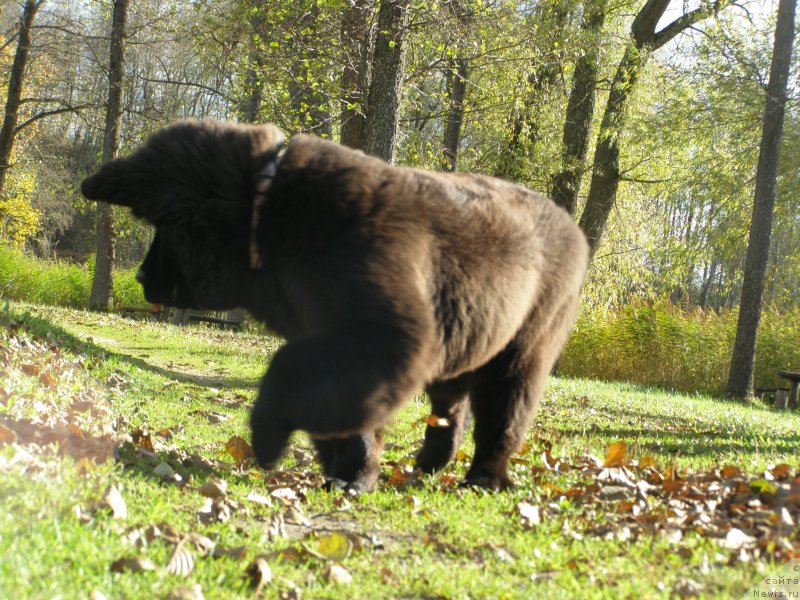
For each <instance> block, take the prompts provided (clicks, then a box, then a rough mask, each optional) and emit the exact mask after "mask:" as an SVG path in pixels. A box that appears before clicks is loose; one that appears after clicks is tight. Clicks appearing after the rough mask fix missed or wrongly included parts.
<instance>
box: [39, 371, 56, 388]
mask: <svg viewBox="0 0 800 600" xmlns="http://www.w3.org/2000/svg"><path fill="white" fill-rule="evenodd" d="M39 381H40V382H41V383H43V384H44V385H46V386H47V387H51V388H54V387H56V386H57V385H58V382H57V381H56V378H55V377H53V374H52V373H50V371H45V372H44V373H42V374H41V375H39Z"/></svg>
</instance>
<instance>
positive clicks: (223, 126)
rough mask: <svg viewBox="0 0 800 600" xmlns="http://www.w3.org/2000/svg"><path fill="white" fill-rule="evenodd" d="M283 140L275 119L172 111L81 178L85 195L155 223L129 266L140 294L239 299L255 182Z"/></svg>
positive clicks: (208, 301)
mask: <svg viewBox="0 0 800 600" xmlns="http://www.w3.org/2000/svg"><path fill="white" fill-rule="evenodd" d="M283 143H284V136H283V134H282V133H281V132H280V131H279V130H278V129H277V128H276V127H275V126H274V125H261V126H252V125H235V124H231V123H219V122H216V121H211V120H203V121H181V122H179V123H176V124H174V125H171V126H169V127H166V128H164V129H162V130H160V131H158V132H157V133H155V134H153V135H152V136H151V137H150V138H149V139H148V140H147V142H146V143H145V144H144V145H143V146H142V147H141V148H139V149H138V150H137V151H136V152H134V153H133V154H132V155H131V156H128V157H125V158H118V159H115V160H112V161H109V162H107V163H106V164H104V165H103V166H102V167H100V170H99V171H98V172H97V173H95V174H94V175H91V176H90V177H88V178H86V179H85V180H84V182H83V184H82V185H81V192H82V193H83V195H84V196H86V197H87V198H88V199H90V200H101V201H104V202H109V203H111V204H119V205H122V206H127V207H129V208H130V209H131V210H132V212H133V214H134V215H135V216H137V217H139V218H141V219H144V220H146V221H148V222H150V223H152V224H153V225H154V226H155V228H156V233H155V237H154V238H153V243H152V244H151V246H150V249H149V251H148V253H147V256H146V257H145V259H144V262H143V263H142V266H141V268H140V270H139V273H138V274H137V279H138V280H139V282H140V283H141V284H142V286H143V287H144V293H145V298H146V299H147V300H148V301H149V302H153V303H158V304H166V305H169V306H175V307H178V308H205V309H217V310H224V309H230V308H234V307H237V306H242V304H243V293H244V292H245V288H246V285H245V284H246V279H247V271H248V268H249V257H248V246H249V235H250V220H251V217H252V206H253V197H254V193H255V187H256V182H257V179H258V176H259V173H260V172H261V170H262V169H263V168H264V166H265V165H266V164H268V163H269V162H270V161H274V160H275V157H276V156H277V154H278V152H279V151H280V149H281V147H282V146H283Z"/></svg>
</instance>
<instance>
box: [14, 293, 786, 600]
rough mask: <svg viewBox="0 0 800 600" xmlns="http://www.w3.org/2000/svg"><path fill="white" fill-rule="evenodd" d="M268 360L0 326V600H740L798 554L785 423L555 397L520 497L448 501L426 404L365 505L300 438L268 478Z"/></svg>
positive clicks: (393, 444)
mask: <svg viewBox="0 0 800 600" xmlns="http://www.w3.org/2000/svg"><path fill="white" fill-rule="evenodd" d="M279 345H280V340H277V339H274V338H269V337H265V336H262V335H257V334H253V333H246V332H245V333H240V332H227V331H220V330H218V329H213V328H207V327H203V326H191V327H185V328H179V327H175V326H172V325H167V324H163V323H151V322H146V321H139V320H132V319H127V318H123V317H120V316H115V315H101V314H95V313H87V312H81V311H77V310H72V309H66V308H49V307H43V306H34V305H24V304H17V303H11V304H10V306H9V307H8V308H7V310H6V311H5V313H4V314H2V315H0V506H2V510H0V556H2V557H3V558H2V561H0V597H7V598H53V597H56V596H59V597H61V598H86V597H89V595H90V594H92V593H94V594H95V597H97V598H101V597H103V596H104V597H107V598H151V597H172V598H185V599H189V598H200V597H202V596H203V595H204V596H205V597H206V598H235V597H243V598H251V597H253V596H254V595H259V596H263V597H267V598H276V597H285V598H298V597H301V596H302V597H305V598H348V599H349V598H550V597H566V598H570V597H597V598H615V599H616V598H650V597H662V596H663V597H670V596H674V595H678V596H683V597H693V596H698V595H699V596H701V597H729V596H736V597H742V595H743V594H744V593H745V592H746V591H747V590H748V589H749V588H751V587H752V586H754V585H755V584H757V583H758V582H759V580H760V579H763V578H764V577H766V576H767V575H769V574H771V573H779V572H780V569H781V565H782V564H783V563H784V562H786V561H787V560H789V559H791V558H794V556H795V552H796V551H797V550H798V549H800V542H799V541H798V540H797V539H796V531H797V519H798V518H800V510H799V509H798V505H800V478H798V475H800V473H798V466H799V461H798V451H797V447H798V442H800V433H798V431H800V417H798V416H796V415H795V414H792V413H786V412H781V413H779V412H775V411H773V410H772V409H770V408H768V407H765V406H761V405H758V404H756V403H752V404H748V405H742V404H734V403H729V402H724V401H721V400H718V399H713V398H709V397H703V396H691V395H683V394H677V393H669V392H667V391H663V390H655V389H645V388H641V387H637V386H633V385H628V384H624V383H616V384H612V383H598V382H595V381H590V380H579V379H566V378H557V377H554V378H552V379H551V381H550V383H549V385H548V389H547V393H546V397H545V399H544V402H543V404H542V406H541V407H540V410H539V413H538V415H537V418H536V423H535V426H533V427H531V430H530V432H529V439H528V442H527V443H526V444H525V446H524V447H523V448H522V449H521V450H520V453H519V454H518V455H517V457H516V458H515V460H514V465H513V477H514V480H515V481H516V483H517V487H516V488H515V489H514V490H513V491H509V492H504V493H486V492H483V491H476V490H471V489H463V488H459V487H458V481H459V479H460V477H461V476H462V475H463V474H464V471H465V468H466V465H467V464H468V461H469V456H470V454H471V452H472V448H471V446H470V444H469V443H467V444H465V446H464V448H463V449H462V450H463V451H462V453H461V454H460V456H459V457H458V460H457V461H456V462H455V463H454V464H453V465H452V467H451V468H450V469H448V470H447V471H446V472H444V473H442V474H440V475H437V476H433V477H424V478H421V479H420V478H419V477H417V476H416V475H415V474H414V473H413V470H412V466H413V456H414V454H415V452H416V451H417V450H418V448H419V445H420V441H421V438H422V435H423V432H424V427H425V425H424V419H425V417H426V416H427V415H428V407H427V404H426V401H425V398H424V397H423V396H419V397H417V398H415V399H413V400H412V401H411V402H409V404H408V405H407V406H406V407H405V408H404V409H403V410H402V411H401V412H400V413H399V414H398V416H397V418H396V420H395V422H394V423H393V425H392V426H391V428H390V429H389V431H388V433H387V436H386V438H387V442H388V443H387V450H386V452H385V454H384V469H383V472H384V476H383V478H382V480H381V482H380V484H379V489H378V491H377V492H375V493H372V494H367V495H364V496H361V497H351V496H347V495H344V494H343V493H341V492H328V491H325V490H324V489H323V488H322V485H323V480H322V478H321V476H320V475H319V470H318V467H317V465H316V464H315V463H314V462H313V455H312V452H311V449H310V445H309V444H308V441H307V440H306V439H305V438H304V437H303V436H297V437H296V439H295V440H294V441H293V445H292V450H291V451H290V453H289V455H288V456H287V458H286V459H285V460H284V461H283V463H282V464H281V468H280V470H278V471H273V472H268V473H264V472H262V471H261V470H259V469H257V468H256V467H254V466H253V464H252V462H251V461H250V459H249V458H247V457H246V451H247V446H246V443H244V442H245V440H247V439H248V438H249V432H248V426H247V415H248V407H249V403H250V402H251V401H252V399H253V396H254V394H255V392H256V386H257V382H258V380H259V378H260V376H261V375H262V374H263V371H264V369H265V367H266V365H267V364H268V363H269V360H270V356H271V355H272V353H274V351H275V350H276V349H277V348H278V347H279ZM242 438H243V439H242ZM100 594H102V596H101V595H100ZM750 596H751V597H752V594H750Z"/></svg>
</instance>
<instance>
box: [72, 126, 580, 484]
mask: <svg viewBox="0 0 800 600" xmlns="http://www.w3.org/2000/svg"><path fill="white" fill-rule="evenodd" d="M283 143H284V140H283V135H282V134H281V133H280V132H279V131H278V130H277V129H276V128H275V127H274V126H272V125H264V126H242V125H233V124H223V123H217V122H213V121H200V122H197V121H184V122H180V123H177V124H175V125H172V126H170V127H167V128H166V129H163V130H162V131H159V132H158V133H156V134H154V135H153V136H152V137H151V138H150V139H149V140H148V141H147V143H146V144H145V145H144V146H142V147H141V148H140V149H139V150H137V151H136V152H135V153H134V154H133V155H132V156H130V157H127V158H120V159H116V160H113V161H111V162H109V163H107V164H105V165H103V167H102V168H101V169H100V171H99V172H98V173H97V174H95V175H93V176H91V177H89V178H88V179H86V180H85V181H84V182H83V187H82V191H83V193H84V195H85V196H86V197H87V198H90V199H93V200H104V201H107V202H112V203H115V204H122V205H125V206H129V207H131V209H132V210H133V213H134V214H135V215H136V216H138V217H141V218H143V219H145V220H147V221H149V222H150V223H152V224H153V225H155V227H156V236H155V239H154V241H153V245H152V247H151V248H150V251H149V253H148V255H147V257H146V258H145V260H144V263H143V264H142V269H141V271H140V274H139V280H140V281H141V282H142V284H143V286H144V291H145V297H146V298H147V300H149V301H150V302H155V303H163V304H167V305H171V306H177V307H190V308H205V309H217V310H222V309H231V308H234V307H244V308H247V309H248V310H249V311H250V312H251V313H252V314H253V315H254V316H255V317H256V318H258V319H260V320H262V321H264V322H265V323H266V324H267V325H268V326H269V327H270V328H271V329H273V330H274V331H275V332H276V333H278V334H280V335H281V336H283V337H285V338H286V340H287V343H286V344H285V345H284V346H283V347H282V348H281V349H280V350H279V351H278V352H277V354H276V355H275V357H274V359H273V361H272V364H271V365H270V367H269V370H268V371H267V373H266V375H265V376H264V378H263V380H262V383H261V389H260V391H259V394H258V398H257V400H256V402H255V406H254V407H253V412H252V416H251V425H252V434H253V438H252V439H253V449H254V451H255V454H256V457H257V459H258V461H259V463H260V464H261V465H262V466H263V467H265V468H269V467H271V466H272V465H273V464H274V463H275V461H276V460H277V459H278V458H279V457H280V456H281V453H282V452H283V451H284V449H285V447H286V445H287V442H288V439H289V436H290V434H291V433H292V431H294V430H295V429H302V430H305V431H307V432H309V433H310V434H311V435H312V437H313V438H314V440H315V444H316V447H317V450H318V452H319V455H320V459H321V461H322V463H323V466H324V470H325V473H326V474H327V475H328V476H329V477H333V478H336V479H339V480H343V481H344V482H346V484H347V485H348V486H349V487H350V488H352V489H355V490H369V489H372V488H373V487H374V485H375V482H376V479H377V475H378V460H379V454H380V451H381V447H382V442H381V434H380V432H381V428H382V427H383V426H384V424H385V423H386V422H387V421H388V420H389V418H390V417H391V416H392V413H394V411H395V410H397V409H398V408H399V407H400V406H402V405H403V403H404V402H405V401H406V400H407V399H409V398H410V396H411V395H412V394H413V393H414V392H415V391H417V390H420V389H423V388H424V389H425V390H426V391H427V392H428V395H429V396H430V399H431V402H432V412H433V414H435V415H437V416H439V417H443V418H444V419H445V421H444V422H443V423H445V424H446V426H444V427H428V429H427V431H426V433H425V444H424V447H423V449H422V451H421V452H420V454H419V456H418V458H417V464H418V466H419V467H420V468H421V469H422V470H423V471H425V472H431V471H435V470H437V469H441V468H442V467H444V466H445V465H446V464H447V463H448V462H449V461H450V460H451V459H452V458H453V456H454V455H455V453H456V451H457V449H458V446H459V444H460V442H461V437H462V434H463V430H464V421H465V417H466V414H467V411H468V408H469V407H471V409H472V412H473V414H474V419H475V457H474V459H473V461H472V465H471V467H470V469H469V472H468V474H467V477H466V481H467V483H470V484H476V485H481V486H485V487H489V488H492V489H503V488H506V487H508V486H510V485H511V481H510V479H509V476H508V460H509V457H510V456H511V455H512V454H513V453H514V452H515V451H516V450H517V449H518V447H519V446H520V444H521V443H522V441H523V438H524V436H525V432H526V429H527V427H528V424H529V423H530V421H531V418H532V416H533V414H534V412H535V410H536V407H537V404H538V402H539V400H540V398H541V396H542V392H543V388H544V384H545V380H546V379H547V376H548V374H549V372H550V370H551V369H552V367H553V364H554V362H555V360H556V358H557V357H558V355H559V353H560V351H561V349H562V347H563V345H564V342H565V340H566V338H567V335H568V333H569V330H570V328H571V326H572V324H573V321H574V318H575V314H576V310H577V305H578V295H579V292H580V288H581V285H582V282H583V278H584V274H585V271H586V266H587V261H588V250H587V244H586V241H585V239H584V236H583V234H582V233H581V231H580V229H579V228H578V227H577V226H576V225H575V224H574V223H573V222H572V220H571V219H570V217H569V215H567V213H566V212H564V211H563V210H561V209H560V208H558V207H556V206H555V204H553V203H552V202H551V201H550V200H549V199H547V198H545V197H543V196H540V195H538V194H535V193H533V192H530V191H528V190H526V189H524V188H522V187H519V186H516V185H512V184H510V183H506V182H504V181H500V180H497V179H492V178H489V177H483V176H479V175H466V174H450V175H444V174H439V173H429V172H425V171H420V170H414V169H407V168H398V167H391V166H389V165H387V164H386V163H384V162H382V161H380V160H378V159H375V158H371V157H369V156H366V155H364V154H362V153H360V152H356V151H353V150H349V149H347V148H344V147H341V146H338V145H336V144H333V143H331V142H328V141H325V140H322V139H318V138H313V137H309V136H303V135H299V136H296V137H295V138H293V139H292V140H291V142H290V143H289V145H288V147H287V148H286V151H285V153H284V154H283V155H282V156H279V152H280V149H281V148H282V147H283Z"/></svg>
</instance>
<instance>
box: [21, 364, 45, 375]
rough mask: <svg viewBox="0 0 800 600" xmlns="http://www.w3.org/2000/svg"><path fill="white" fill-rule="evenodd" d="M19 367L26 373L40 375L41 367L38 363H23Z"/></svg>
mask: <svg viewBox="0 0 800 600" xmlns="http://www.w3.org/2000/svg"><path fill="white" fill-rule="evenodd" d="M19 368H20V369H22V372H23V373H25V374H26V375H31V376H38V375H39V373H41V369H40V368H39V367H38V366H36V365H31V364H22V365H20V366H19Z"/></svg>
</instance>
